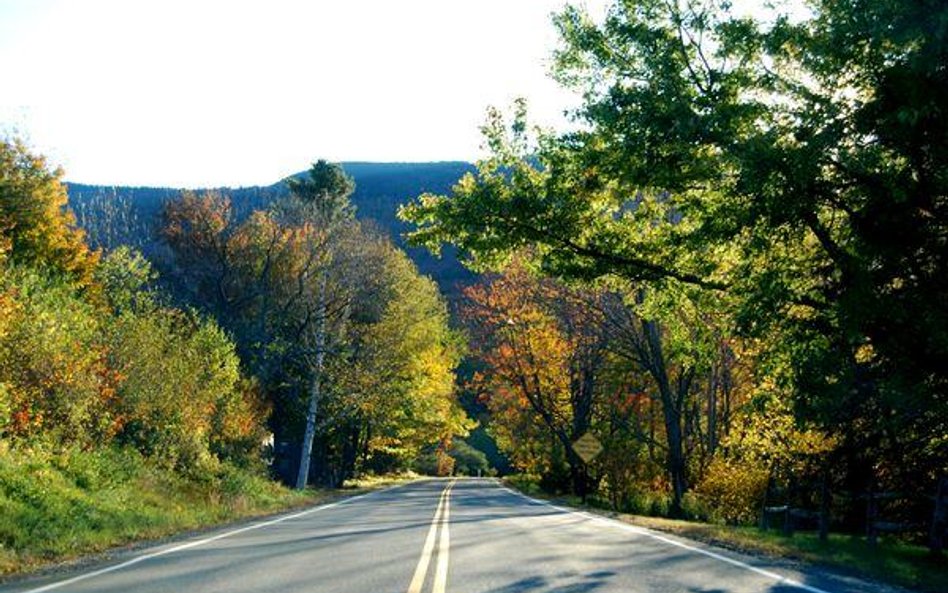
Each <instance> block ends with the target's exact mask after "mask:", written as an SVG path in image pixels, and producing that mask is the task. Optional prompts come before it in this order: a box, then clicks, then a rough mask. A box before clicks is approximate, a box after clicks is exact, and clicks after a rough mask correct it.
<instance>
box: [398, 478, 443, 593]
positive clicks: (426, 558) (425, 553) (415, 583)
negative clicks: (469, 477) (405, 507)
mask: <svg viewBox="0 0 948 593" xmlns="http://www.w3.org/2000/svg"><path fill="white" fill-rule="evenodd" d="M454 482H455V481H454V480H451V482H449V483H448V485H447V486H445V487H444V490H442V491H441V496H440V498H438V508H437V509H435V514H434V517H432V518H431V527H429V528H428V536H427V537H426V538H425V545H424V546H422V548H421V558H419V559H418V566H416V567H415V574H414V575H412V578H411V584H409V585H408V593H421V589H422V588H423V587H424V585H425V577H427V576H428V566H429V565H430V564H431V557H432V555H433V553H434V549H435V541H436V540H438V529H439V528H440V529H441V539H440V541H438V565H437V567H436V568H435V582H434V588H433V589H432V593H444V589H445V585H446V582H447V578H448V546H449V544H450V541H448V540H446V539H445V538H446V537H447V536H448V533H447V531H448V505H449V504H450V503H449V497H450V495H451V488H453V487H454Z"/></svg>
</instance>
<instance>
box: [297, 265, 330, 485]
mask: <svg viewBox="0 0 948 593" xmlns="http://www.w3.org/2000/svg"><path fill="white" fill-rule="evenodd" d="M317 298H318V299H319V302H318V303H317V315H318V318H317V319H316V335H315V336H314V337H315V343H316V344H315V345H316V362H315V365H313V367H314V368H313V380H312V383H311V385H310V394H309V408H308V409H307V411H306V432H305V433H304V434H303V446H302V450H301V451H300V469H299V472H298V473H297V474H296V489H297V490H302V489H303V488H305V487H306V482H307V481H308V479H309V466H310V463H311V461H312V456H313V438H314V437H315V436H316V413H317V411H318V410H319V398H320V395H321V393H320V388H321V386H322V374H323V358H324V357H325V354H326V273H325V272H323V274H322V276H321V278H320V279H319V295H318V297H317Z"/></svg>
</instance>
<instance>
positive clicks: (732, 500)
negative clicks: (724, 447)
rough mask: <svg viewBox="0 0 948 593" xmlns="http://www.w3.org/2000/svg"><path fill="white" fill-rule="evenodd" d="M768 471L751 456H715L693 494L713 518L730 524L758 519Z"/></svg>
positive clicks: (746, 522)
mask: <svg viewBox="0 0 948 593" xmlns="http://www.w3.org/2000/svg"><path fill="white" fill-rule="evenodd" d="M768 477H769V471H768V469H767V468H766V467H761V466H760V465H757V464H755V463H753V462H752V461H750V460H735V459H732V458H721V457H718V458H716V459H714V460H713V461H712V462H711V464H710V466H709V467H708V468H707V470H706V471H705V474H704V478H703V479H702V480H701V482H699V483H698V484H697V486H695V494H697V496H698V497H699V499H700V501H701V502H702V503H703V507H704V508H706V509H708V510H709V512H710V515H711V517H710V518H712V519H719V520H723V521H724V522H726V523H728V524H730V525H748V524H753V523H755V522H756V521H758V520H759V519H760V512H761V505H762V501H763V500H764V491H765V490H766V488H767V479H768Z"/></svg>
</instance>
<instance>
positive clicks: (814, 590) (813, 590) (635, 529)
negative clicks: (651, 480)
mask: <svg viewBox="0 0 948 593" xmlns="http://www.w3.org/2000/svg"><path fill="white" fill-rule="evenodd" d="M497 485H498V486H499V487H500V488H501V489H503V490H506V491H507V492H510V493H511V494H516V495H517V496H521V497H523V498H526V499H527V500H529V501H531V502H533V503H534V504H540V505H544V506H548V507H550V508H553V509H556V510H558V511H560V512H563V513H569V514H572V515H579V516H581V517H584V518H586V519H590V520H592V521H596V522H600V523H605V524H606V525H610V526H612V527H619V528H621V529H624V530H626V531H631V532H632V533H637V534H639V535H644V536H647V537H650V538H652V539H655V540H658V541H660V542H663V543H666V544H670V545H672V546H676V547H679V548H682V549H685V550H688V551H689V552H695V553H697V554H701V555H703V556H708V557H709V558H714V559H715V560H719V561H721V562H725V563H727V564H731V565H733V566H738V567H740V568H743V569H745V570H749V571H751V572H754V573H757V574H759V575H761V576H765V577H767V578H770V579H773V580H775V581H777V582H778V583H782V584H784V585H788V586H790V587H796V588H798V589H803V590H804V591H809V592H810V593H830V592H829V591H827V590H826V589H820V588H818V587H813V586H811V585H807V584H805V583H801V582H800V581H797V580H795V579H791V578H788V577H785V576H783V575H780V574H777V573H775V572H771V571H769V570H764V569H763V568H758V567H756V566H753V565H750V564H747V563H746V562H741V561H740V560H737V559H735V558H729V557H727V556H724V555H723V554H718V553H717V552H712V551H711V550H706V549H704V548H698V547H696V546H690V545H688V544H686V543H683V542H680V541H675V540H673V539H670V538H667V537H665V536H663V535H660V534H658V533H657V532H655V531H652V530H651V529H647V528H645V527H639V526H638V525H630V524H628V523H623V522H622V521H618V520H616V519H610V518H609V517H603V516H601V515H595V514H592V513H587V512H585V511H577V510H575V509H570V508H566V507H561V506H558V505H555V504H553V503H551V502H547V501H545V500H539V499H536V498H533V497H531V496H527V495H526V494H524V493H523V492H519V491H517V490H514V489H513V488H508V487H507V486H504V485H503V484H501V483H500V481H498V482H497ZM26 593H33V592H32V591H27V592H26Z"/></svg>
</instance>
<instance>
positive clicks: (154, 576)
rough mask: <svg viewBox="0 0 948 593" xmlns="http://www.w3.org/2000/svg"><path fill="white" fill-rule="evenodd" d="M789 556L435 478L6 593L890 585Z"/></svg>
mask: <svg viewBox="0 0 948 593" xmlns="http://www.w3.org/2000/svg"><path fill="white" fill-rule="evenodd" d="M788 566H789V565H788ZM788 566H773V565H772V563H771V564H768V563H767V562H765V561H762V560H758V559H754V558H751V557H747V556H741V555H738V554H734V553H731V552H725V551H722V550H718V549H714V548H710V547H707V546H702V545H701V544H696V543H693V542H689V541H687V540H683V539H677V538H674V537H672V536H666V535H663V534H659V533H656V532H652V531H648V530H644V529H640V528H637V527H633V526H630V525H625V524H622V523H618V522H615V521H612V520H610V519H605V518H601V517H596V516H592V515H588V514H585V513H577V512H573V511H569V510H566V509H560V508H557V507H555V506H552V505H549V504H546V503H542V502H539V501H534V500H531V499H528V498H526V497H524V496H522V495H520V494H517V493H515V492H513V491H510V490H507V489H506V488H503V487H502V486H499V485H498V484H497V482H496V481H494V480H488V479H459V480H424V481H419V482H413V483H411V484H407V485H404V486H400V487H395V488H390V489H387V490H382V491H378V492H373V493H370V494H366V495H363V496H359V497H354V498H350V499H346V500H343V501H340V502H337V503H333V504H330V505H324V506H321V507H314V508H311V509H308V510H305V511H302V512H299V513H293V514H289V515H283V516H280V517H277V518H275V519H269V520H265V521H261V522H258V523H254V524H250V525H248V526H245V527H240V528H237V529H234V528H231V529H230V530H226V529H225V530H221V531H218V532H211V533H208V534H203V535H201V536H198V537H195V538H193V539H190V540H183V541H179V542H176V543H173V544H168V545H165V546H160V547H156V548H153V549H150V550H146V551H139V552H136V553H129V554H128V555H126V556H125V557H123V558H118V559H116V560H114V561H113V562H112V563H108V564H104V565H102V566H100V567H97V568H84V569H81V570H78V569H77V571H76V572H73V573H67V574H59V575H56V576H47V577H43V578H41V579H33V580H29V581H22V582H19V583H12V584H7V585H6V586H0V593H8V592H10V593H12V592H17V593H27V592H29V593H41V592H44V591H57V592H62V593H67V592H73V593H133V592H134V593H264V592H267V593H269V592H279V593H312V592H316V591H322V592H338V593H429V592H430V593H446V592H449V593H583V592H597V593H599V592H601V593H613V592H616V593H618V592H622V593H629V592H642V593H645V592H650V593H672V592H689V593H761V592H769V593H795V592H807V591H808V592H809V593H823V592H826V593H843V592H845V591H854V592H858V593H862V592H868V591H879V590H880V589H879V588H878V587H876V586H873V585H870V584H867V583H864V582H862V581H858V580H855V579H849V578H845V577H841V576H838V575H832V574H828V573H825V574H824V573H815V572H814V573H812V574H810V573H801V572H800V571H798V570H795V569H792V568H789V567H788Z"/></svg>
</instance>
